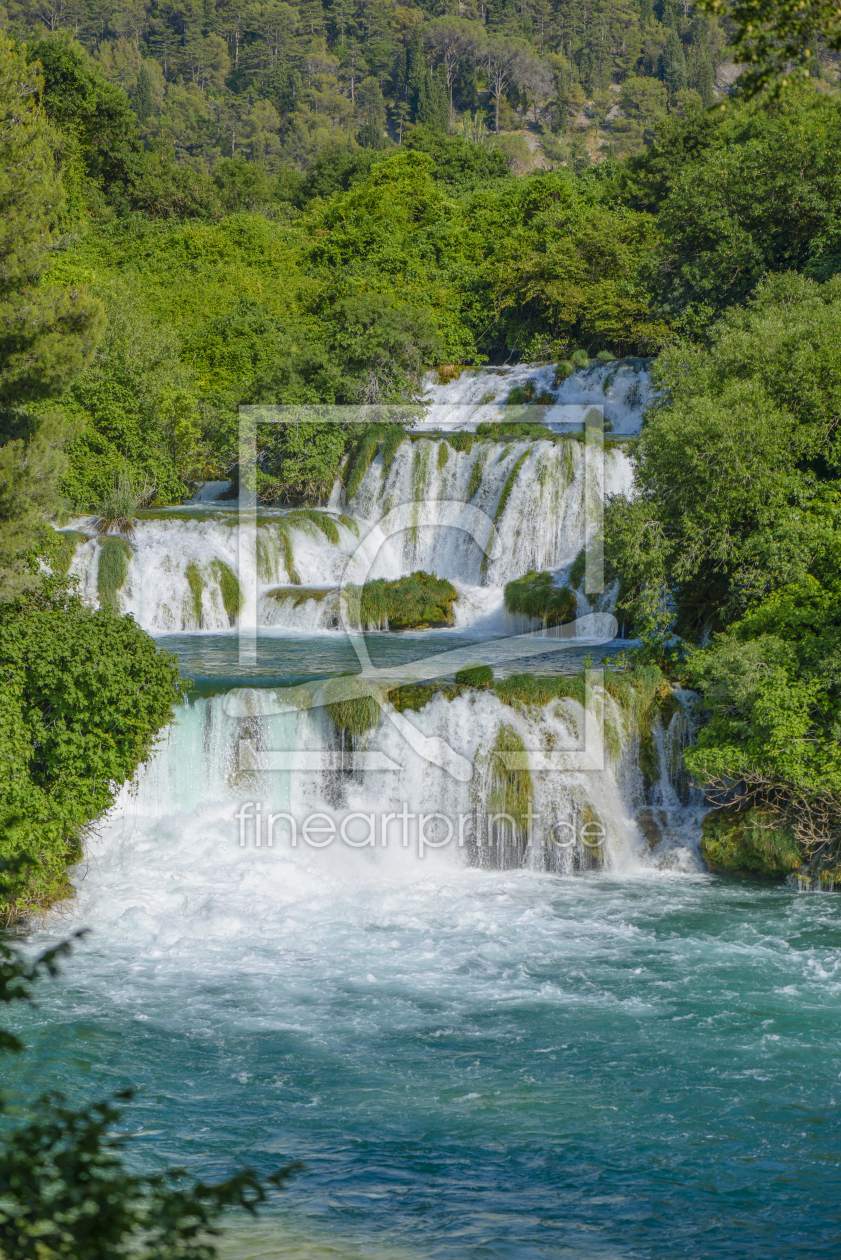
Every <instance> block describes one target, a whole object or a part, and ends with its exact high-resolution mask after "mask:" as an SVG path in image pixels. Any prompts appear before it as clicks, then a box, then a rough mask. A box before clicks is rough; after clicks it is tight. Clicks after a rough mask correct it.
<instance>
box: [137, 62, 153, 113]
mask: <svg viewBox="0 0 841 1260" xmlns="http://www.w3.org/2000/svg"><path fill="white" fill-rule="evenodd" d="M152 109H153V102H152V81H151V79H150V78H149V71H148V70H147V69H146V67H145V66H141V68H140V74H139V75H138V76H137V87H136V88H135V91H134V112H135V113H136V114H137V117H138V118H139V119H140V121H141V122H142V123H144V122H146V120H147V118H149V117H150V115H151V113H152Z"/></svg>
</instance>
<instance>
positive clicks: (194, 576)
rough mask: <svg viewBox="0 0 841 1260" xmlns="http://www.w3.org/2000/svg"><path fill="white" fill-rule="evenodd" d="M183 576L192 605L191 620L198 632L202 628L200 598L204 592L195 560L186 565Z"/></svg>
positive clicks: (200, 574) (202, 579) (202, 581)
mask: <svg viewBox="0 0 841 1260" xmlns="http://www.w3.org/2000/svg"><path fill="white" fill-rule="evenodd" d="M184 576H185V577H186V579H187V585H188V586H189V588H190V599H191V603H192V613H193V620H194V621H195V623H196V625H197V627H198V628H199V630H201V628H202V602H201V597H202V593H203V591H204V578H203V577H202V572H201V569H200V568H199V566H198V565H197V564H196V562H195V560H191V561H190V563H189V564H188V565H187V568H186V571H185V574H184Z"/></svg>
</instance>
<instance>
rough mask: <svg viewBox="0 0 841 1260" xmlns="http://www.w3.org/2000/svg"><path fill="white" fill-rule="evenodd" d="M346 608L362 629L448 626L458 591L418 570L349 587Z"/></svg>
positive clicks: (443, 580) (444, 580)
mask: <svg viewBox="0 0 841 1260" xmlns="http://www.w3.org/2000/svg"><path fill="white" fill-rule="evenodd" d="M347 593H348V596H349V605H348V607H349V611H350V613H351V617H352V618H354V612H355V609H356V607H357V600H358V611H359V622H358V624H359V625H360V626H361V627H362V628H363V629H389V630H419V629H430V628H432V629H435V628H439V627H443V626H451V625H452V624H453V622H454V620H455V614H454V613H453V604H454V603H455V601H456V599H457V598H458V591H457V590H456V588H455V587H454V586H453V584H452V582H448V581H447V580H446V578H438V577H436V576H435V574H434V573H425V572H424V571H423V569H419V570H418V571H417V572H416V573H411V574H409V576H408V577H403V578H397V579H396V580H395V581H388V580H387V579H386V578H377V579H375V580H374V581H373V582H366V583H365V585H364V586H363V587H362V588H361V590H360V588H359V587H358V586H349V587H348V588H347Z"/></svg>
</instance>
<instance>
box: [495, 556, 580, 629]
mask: <svg viewBox="0 0 841 1260" xmlns="http://www.w3.org/2000/svg"><path fill="white" fill-rule="evenodd" d="M504 599H505V608H506V611H507V612H509V613H514V614H517V613H519V614H521V615H522V616H524V617H533V618H535V619H536V620H537V621H542V622H543V625H544V626H546V627H548V626H562V625H566V624H568V623H569V622H571V621H574V620H575V614H576V611H577V608H578V601H577V600H576V598H575V595H574V594H573V592H572V591H571V590H570V589H569V587H566V586H555V584H554V582H553V579H552V574H551V573H548V572H546V571H544V572H541V573H538V572H536V571H535V570H534V569H533V570H532V571H531V572H530V573H526V574H524V575H523V577H520V578H515V579H514V581H513V582H508V583H507V584H506V587H505V596H504Z"/></svg>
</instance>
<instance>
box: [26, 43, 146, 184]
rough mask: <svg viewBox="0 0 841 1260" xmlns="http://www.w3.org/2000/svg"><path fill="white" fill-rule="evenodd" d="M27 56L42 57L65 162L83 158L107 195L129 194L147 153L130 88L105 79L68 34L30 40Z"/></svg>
mask: <svg viewBox="0 0 841 1260" xmlns="http://www.w3.org/2000/svg"><path fill="white" fill-rule="evenodd" d="M27 60H28V61H29V62H30V64H32V63H35V62H40V65H41V71H42V74H43V87H42V88H41V91H40V99H41V103H42V104H43V107H44V109H45V110H46V113H47V115H48V117H49V118H50V120H51V121H52V122H53V123H55V124H56V126H57V127H58V128H59V129H60V131H61V134H62V136H63V137H64V140H65V143H66V144H67V146H68V154H67V159H66V162H65V166H66V167H68V166H69V167H71V168H72V167H73V165H74V164H80V165H81V167H82V169H83V171H84V174H85V176H86V177H87V179H88V181H89V182H90V185H92V186H93V187H95V188H98V189H100V190H101V191H102V192H103V193H104V194H105V195H106V197H107V196H108V195H109V194H115V195H117V196H118V197H120V196H122V195H124V193H125V190H126V189H127V188H129V187H130V186H131V185H132V184H133V183H134V182H135V181H136V179H137V178H138V175H139V173H140V170H141V166H142V162H141V157H142V153H143V146H142V144H141V142H140V138H139V136H138V132H137V116H136V114H135V113H134V111H133V110H132V109H131V107H130V105H129V102H128V98H127V96H126V94H125V92H123V91H121V90H120V89H119V88H118V87H115V86H114V85H113V84H111V83H109V82H108V81H107V80H106V78H105V76H104V75H103V73H102V70H101V69H100V67H99V66H98V65H97V64H96V62H95V61H93V60H92V58H91V57H89V56H88V54H87V53H86V51H85V49H84V48H83V47H82V45H81V44H78V43H76V42H75V41H73V40H69V39H67V38H66V36H64V35H60V36H54V37H53V38H51V39H42V40H39V42H38V43H36V44H31V45H30V46H29V47H28V49H27Z"/></svg>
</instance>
